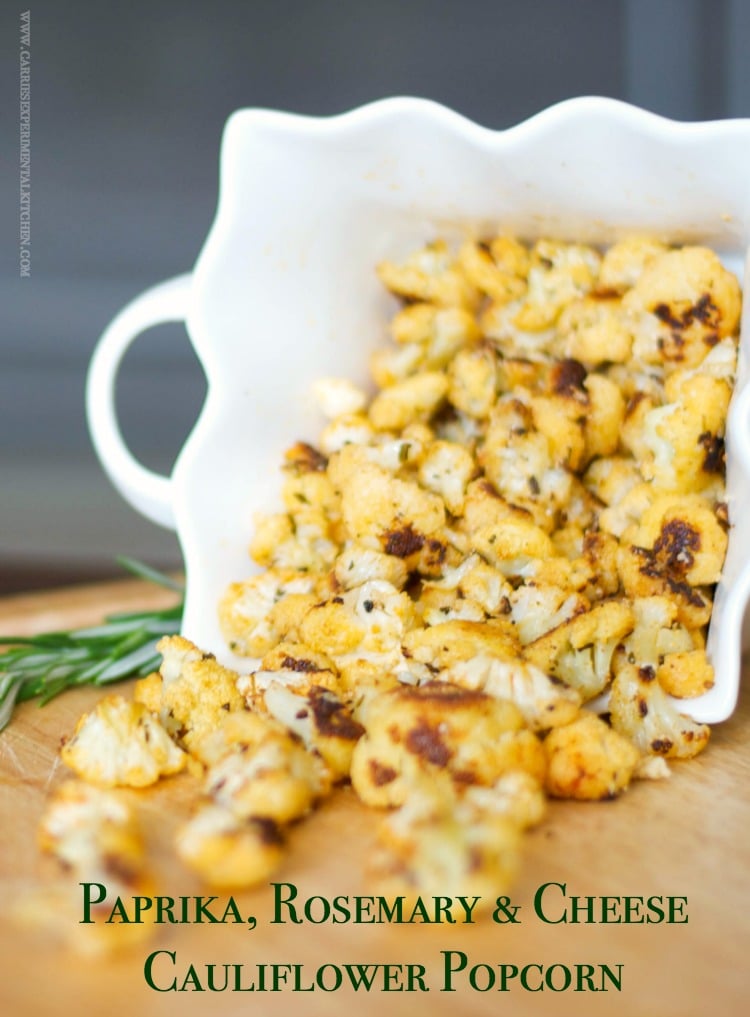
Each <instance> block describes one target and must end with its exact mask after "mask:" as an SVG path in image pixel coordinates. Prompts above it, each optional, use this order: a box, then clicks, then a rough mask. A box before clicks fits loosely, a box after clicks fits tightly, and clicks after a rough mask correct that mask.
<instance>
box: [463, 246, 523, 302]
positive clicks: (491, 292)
mask: <svg viewBox="0 0 750 1017" xmlns="http://www.w3.org/2000/svg"><path fill="white" fill-rule="evenodd" d="M495 251H497V253H498V255H499V263H498V261H497V260H496V259H495ZM519 253H520V252H519ZM524 253H525V251H524ZM527 257H528V256H527ZM520 258H523V255H520ZM458 262H459V264H460V265H461V268H462V269H463V271H464V274H465V275H466V278H467V279H468V280H469V282H470V283H471V284H472V285H473V286H475V287H476V288H477V289H478V290H479V291H480V292H481V293H484V294H486V295H487V296H488V297H490V298H491V299H492V300H493V301H494V302H495V303H496V304H504V303H507V302H508V301H510V300H517V299H518V298H519V297H522V296H523V295H524V293H525V291H526V282H525V279H524V276H523V275H519V274H518V267H519V254H517V253H516V252H515V251H513V252H511V251H510V249H509V247H508V246H507V245H505V247H504V248H503V247H499V246H498V245H497V244H496V245H495V248H494V249H493V248H492V247H488V246H487V245H485V244H478V243H475V242H474V241H472V240H467V241H466V242H465V243H464V244H462V246H461V249H460V250H459V252H458Z"/></svg>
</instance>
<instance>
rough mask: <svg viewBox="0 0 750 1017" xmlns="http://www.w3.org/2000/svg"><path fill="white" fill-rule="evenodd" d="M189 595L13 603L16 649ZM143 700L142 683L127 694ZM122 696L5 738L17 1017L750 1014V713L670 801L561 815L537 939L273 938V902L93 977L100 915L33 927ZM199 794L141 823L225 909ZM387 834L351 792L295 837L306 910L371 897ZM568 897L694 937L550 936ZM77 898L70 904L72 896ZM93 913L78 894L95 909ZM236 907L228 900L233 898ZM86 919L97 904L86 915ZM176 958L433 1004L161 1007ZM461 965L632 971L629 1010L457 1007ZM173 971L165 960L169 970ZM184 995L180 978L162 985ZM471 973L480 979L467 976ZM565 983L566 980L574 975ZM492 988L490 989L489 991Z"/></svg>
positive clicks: (572, 998)
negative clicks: (391, 987) (86, 746)
mask: <svg viewBox="0 0 750 1017" xmlns="http://www.w3.org/2000/svg"><path fill="white" fill-rule="evenodd" d="M170 598H171V595H170V594H169V593H167V592H164V591H156V590H154V589H153V588H150V587H148V586H146V585H144V584H142V583H138V582H125V583H117V584H106V585H99V586H88V587H81V588H77V589H71V590H63V591H56V592H54V593H50V594H33V595H28V596H21V597H14V598H10V599H7V600H5V601H2V602H0V630H2V631H5V632H8V631H14V632H16V633H19V634H20V633H22V632H31V631H42V630H50V629H55V628H67V627H70V626H72V625H79V624H88V623H91V622H93V621H96V620H98V619H100V618H101V617H102V616H103V615H104V614H105V613H108V612H110V611H113V610H120V609H135V608H141V607H145V606H149V605H154V606H155V605H156V604H157V603H159V604H166V603H169V602H170ZM123 689H124V690H125V691H126V692H127V689H128V683H126V684H125V685H124V686H123ZM101 695H102V692H101V691H100V690H92V689H81V690H76V691H75V692H72V693H68V694H65V695H64V696H62V697H60V698H59V699H58V700H56V701H54V702H53V703H51V704H50V705H48V706H46V707H44V708H43V709H39V708H38V707H37V706H36V705H35V704H24V705H23V706H22V707H21V708H20V709H19V711H18V713H17V716H16V718H15V719H14V721H13V722H12V724H11V726H10V727H9V728H8V729H7V730H6V731H5V732H3V733H2V734H0V864H1V867H2V868H1V873H0V881H1V882H0V886H1V888H2V898H1V899H2V909H1V911H0V973H1V974H2V978H0V1014H3V1015H4V1017H26V1015H29V1017H32V1015H33V1017H44V1015H47V1014H49V1015H52V1014H55V1015H68V1014H74V1013H75V1014H79V1013H81V1014H87V1015H94V1017H96V1015H99V1014H102V1015H105V1014H106V1015H112V1017H118V1015H121V1014H122V1015H125V1014H133V1013H137V1014H139V1015H142V1017H150V1015H152V1014H153V1015H161V1014H178V1013H179V1014H211V1015H219V1017H221V1015H225V1014H227V1015H228V1014H243V1013H250V1012H252V1013H257V1014H263V1015H266V1014H269V1015H272V1014H273V1015H276V1014H279V1015H290V1017H296V1015H317V1014H326V1015H330V1014H333V1015H336V1014H345V1013H349V1012H356V1013H357V1014H358V1015H360V1014H362V1015H364V1014H380V1013H383V1012H388V1013H389V1015H390V1014H407V1013H408V1014H412V1015H413V1014H422V1013H424V1014H427V1013H429V1014H478V1015H481V1014H497V1013H508V1014H513V1015H521V1017H524V1015H531V1014H534V1015H537V1014H538V1015H547V1014H550V1015H557V1014H576V1015H588V1014H593V1015H597V1017H598V1015H619V1017H650V1015H657V1014H658V1015H659V1017H668V1015H674V1017H693V1015H694V1017H702V1015H706V1014H716V1015H721V1017H732V1015H735V1014H736V1015H740V1014H745V1013H747V1012H748V996H750V966H749V965H748V949H749V948H750V836H749V835H750V701H749V700H750V697H749V696H748V694H747V693H745V694H744V695H743V697H742V699H741V703H740V708H739V710H738V712H737V713H736V715H735V716H734V717H733V718H732V719H731V720H730V721H728V722H727V723H726V724H724V725H721V726H720V727H717V728H716V729H715V731H714V733H713V737H712V740H711V744H710V746H709V748H708V750H707V751H706V752H705V753H704V754H703V755H702V756H701V757H700V758H699V759H697V760H695V761H693V762H691V763H687V764H683V765H675V766H673V775H672V777H671V779H670V780H669V781H668V782H641V783H639V784H637V785H636V786H634V787H633V788H632V789H631V790H630V791H628V793H627V794H625V795H624V796H622V797H621V798H620V799H619V800H617V801H614V802H607V803H597V804H591V805H588V804H575V803H558V804H555V805H553V806H552V807H551V809H550V812H549V816H548V818H547V820H546V821H545V822H544V823H543V825H542V826H541V827H540V828H539V829H537V830H536V831H534V832H533V833H532V834H530V835H529V836H528V837H527V841H526V849H525V853H524V864H523V869H522V871H521V873H520V875H519V877H518V879H517V882H516V885H515V887H514V890H513V893H512V897H513V903H514V904H518V905H520V906H521V910H520V912H519V918H520V919H521V921H520V923H519V924H515V925H501V924H496V923H494V922H493V921H492V920H491V919H490V920H484V921H480V922H478V923H476V924H474V925H457V926H446V925H433V926H424V925H401V926H396V925H389V924H380V925H377V924H362V925H352V924H344V925H332V924H320V925H310V924H302V925H298V926H294V925H290V924H270V918H271V917H272V912H271V907H272V890H271V888H270V887H266V886H264V887H262V888H261V889H259V890H257V891H255V892H252V893H241V894H236V895H235V899H236V900H237V902H238V903H239V905H240V906H241V908H242V910H243V913H244V912H247V913H250V914H253V915H254V916H255V917H256V918H257V922H258V924H257V927H256V928H255V929H254V930H252V931H251V930H249V929H248V928H246V927H245V926H241V925H231V924H227V925H218V924H217V925H207V924H190V925H179V926H172V927H165V926H160V927H159V931H158V932H156V933H155V934H154V937H153V938H152V939H150V940H148V941H144V942H139V943H136V944H134V945H133V946H131V948H130V949H128V950H124V951H122V952H120V953H118V954H115V955H113V956H109V957H107V956H105V957H91V956H86V955H82V954H80V953H77V952H76V951H74V950H73V949H71V947H70V945H66V944H65V942H64V941H65V940H68V939H74V938H75V933H76V931H77V929H76V924H77V922H78V920H79V918H80V915H79V914H77V913H73V914H72V915H67V914H66V913H65V912H64V910H62V911H60V912H59V913H58V923H57V924H58V927H57V930H56V932H54V933H52V932H50V931H49V930H48V929H46V928H45V927H44V926H37V925H35V924H34V923H29V922H28V921H20V920H19V915H20V916H23V915H25V914H26V915H27V914H28V912H29V910H33V907H32V906H31V905H33V902H34V901H37V902H40V901H41V902H43V903H45V904H46V905H47V910H48V911H54V910H55V906H54V903H53V902H54V900H55V897H54V893H55V892H57V891H56V889H55V888H56V887H58V886H59V885H60V882H59V881H60V877H59V875H58V874H57V873H56V871H55V870H54V869H53V868H52V867H51V866H50V864H49V862H48V861H47V860H45V859H43V858H41V857H40V855H39V853H38V851H37V849H36V827H37V823H38V821H39V817H40V815H41V813H42V810H43V807H44V803H45V800H46V797H47V795H48V794H49V793H50V792H51V791H52V790H53V789H54V788H55V787H57V786H58V785H59V783H60V782H61V781H62V780H64V779H65V773H64V768H63V767H62V766H61V765H60V764H59V762H58V757H57V749H58V746H59V742H60V738H61V736H63V735H64V734H68V733H70V732H71V731H72V729H73V727H74V725H75V722H76V720H77V718H78V717H79V716H80V714H81V713H82V712H83V711H84V710H86V709H88V708H90V707H91V706H92V704H93V703H94V702H95V701H96V700H97V698H98V697H99V696H101ZM194 792H195V784H194V783H193V781H192V778H190V777H187V776H184V775H181V776H180V777H178V778H175V779H172V780H169V781H165V782H163V783H162V784H161V785H159V786H158V787H157V788H154V789H151V790H147V791H143V792H132V793H131V795H132V797H133V800H134V801H136V802H137V804H138V806H139V808H140V810H141V813H142V822H143V827H144V833H145V836H146V840H147V843H148V845H149V851H150V856H151V857H152V858H153V867H154V872H155V878H156V886H157V892H159V893H162V894H168V895H171V896H174V897H177V896H180V895H194V894H200V893H206V890H205V888H202V887H201V886H200V885H199V883H198V882H197V881H196V880H195V879H194V878H193V877H192V876H191V875H190V874H189V873H187V872H186V871H185V870H184V869H183V868H182V867H181V865H180V864H179V862H178V861H177V860H176V859H175V856H174V854H173V852H172V848H171V837H172V834H173V831H174V829H175V827H176V825H177V823H178V822H179V820H180V819H181V818H182V817H183V816H185V815H186V814H187V813H188V811H189V808H190V801H191V798H192V796H193V794H194ZM372 829H373V817H372V814H371V813H370V812H368V810H366V809H365V808H363V807H362V806H361V805H359V803H358V802H357V801H356V799H355V797H354V795H353V794H352V793H351V791H350V790H347V789H343V790H342V791H341V792H340V793H337V794H336V795H335V796H334V797H333V798H332V799H331V800H330V801H329V802H327V803H326V804H325V805H324V806H323V807H322V808H321V809H320V810H319V811H318V812H316V813H315V814H314V815H313V816H312V817H310V818H309V819H308V820H306V821H305V822H304V823H302V824H300V825H299V826H298V827H296V828H295V830H294V831H293V834H292V837H291V843H290V850H289V855H288V858H287V860H286V862H285V864H284V865H283V867H282V868H281V870H279V872H278V873H277V875H276V876H275V879H276V880H278V881H283V882H292V883H294V884H296V885H297V887H298V889H299V892H300V895H301V896H303V897H304V896H313V895H323V896H326V897H329V898H330V897H333V896H335V895H338V894H347V895H368V894H371V893H373V888H372V886H371V885H370V884H369V882H368V878H367V870H366V858H367V855H368V852H369V849H370V846H371V843H372ZM547 882H559V883H565V884H566V886H567V893H568V895H571V896H572V895H578V896H597V897H598V896H601V895H609V896H618V897H623V896H628V895H630V896H644V897H648V896H651V895H658V896H663V897H666V896H669V895H672V896H676V897H687V899H688V905H687V914H688V918H689V920H688V922H687V923H685V924H673V925H668V924H651V925H645V924H628V925H626V924H545V923H543V922H541V921H540V920H539V919H538V918H537V917H536V916H535V915H534V913H533V899H534V894H535V892H536V891H537V888H538V887H540V886H541V885H542V884H544V883H547ZM74 890H75V888H73V889H72V890H71V889H70V888H69V891H68V892H70V893H71V894H72V893H73V891H74ZM75 892H76V893H77V890H75ZM226 896H227V895H226V894H224V895H222V898H225V897H226ZM75 899H76V901H77V900H78V898H77V897H76V898H75ZM155 950H166V951H174V953H175V955H176V963H177V967H176V969H175V971H176V972H179V973H181V974H182V975H184V973H185V972H186V970H187V967H188V965H189V964H193V965H194V966H195V968H196V970H198V971H199V972H201V971H203V972H205V965H206V964H207V963H215V964H219V965H222V964H225V963H226V964H244V965H245V966H246V967H245V972H246V976H245V977H246V979H250V977H251V974H252V971H253V970H254V966H255V965H257V964H262V963H266V964H302V965H304V972H305V977H308V976H311V975H312V976H314V973H315V970H316V969H317V968H318V967H319V966H320V965H323V964H326V963H329V964H337V965H343V964H345V963H371V964H374V963H380V964H385V963H402V964H408V963H412V964H422V965H424V966H425V968H426V970H427V973H426V983H427V985H428V986H429V990H430V991H429V992H425V993H422V992H419V993H412V994H405V993H398V992H389V993H387V994H386V993H383V992H382V991H376V990H373V991H372V992H370V993H369V994H366V993H363V992H362V991H360V992H358V993H356V994H355V993H354V992H353V990H351V989H349V990H347V989H345V988H342V989H340V990H339V991H336V992H323V991H320V990H317V991H314V992H308V993H293V992H290V991H289V990H288V989H287V990H285V991H279V992H276V993H272V992H265V993H257V992H256V993H250V992H223V993H213V994H211V993H208V992H203V993H200V992H182V993H175V992H163V993H159V992H156V991H154V990H153V989H150V988H149V987H148V986H147V984H146V982H145V979H144V971H143V969H144V961H145V958H146V957H147V956H148V954H149V953H151V952H152V951H155ZM445 951H462V952H463V953H464V954H466V957H467V963H468V966H469V967H470V966H472V965H480V964H485V965H489V966H490V967H492V968H494V969H497V968H496V966H497V965H500V964H506V965H516V966H517V967H519V968H522V967H523V966H524V965H534V964H542V965H546V966H550V965H553V964H557V965H565V966H567V967H569V968H571V969H573V968H574V967H575V965H580V964H591V965H599V964H607V965H609V966H610V967H613V966H615V965H618V964H620V965H622V988H621V991H620V992H616V991H612V990H611V989H610V991H608V992H598V993H593V992H574V991H573V990H572V988H571V989H569V990H567V991H560V992H553V991H551V990H549V989H546V990H544V991H541V992H531V991H524V990H523V989H522V988H520V987H518V985H517V983H516V984H515V987H514V988H512V989H511V991H508V992H505V993H501V992H498V991H497V990H496V989H492V990H489V991H479V989H478V988H477V989H474V988H472V987H471V985H470V984H469V980H468V978H467V972H464V973H463V974H462V975H458V976H456V980H455V983H454V984H455V987H456V991H454V992H447V991H441V989H442V986H443V984H444V982H443V977H442V972H443V955H444V952H445ZM162 960H164V958H162ZM160 970H161V972H163V978H164V981H165V983H166V980H167V979H166V972H167V964H166V961H165V963H164V965H163V966H162V968H161V969H160ZM467 970H468V968H467ZM560 970H561V969H560ZM483 972H484V969H481V970H480V971H479V972H478V974H477V978H478V982H477V985H478V986H479V985H484V982H483V981H482V980H481V979H482V977H484V976H483Z"/></svg>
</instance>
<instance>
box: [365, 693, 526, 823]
mask: <svg viewBox="0 0 750 1017" xmlns="http://www.w3.org/2000/svg"><path fill="white" fill-rule="evenodd" d="M361 720H362V723H363V724H364V726H365V735H364V736H363V737H362V738H361V739H360V741H359V742H358V743H357V746H356V748H355V750H354V755H353V757H352V768H351V778H352V784H353V786H354V789H355V791H356V792H357V794H358V795H359V796H360V797H361V798H362V800H363V801H365V802H366V803H367V804H369V805H375V806H388V805H400V804H402V803H403V802H404V801H406V799H407V798H408V796H409V792H410V788H411V787H412V785H413V784H414V782H415V781H417V780H419V779H420V778H421V777H422V776H423V775H424V774H431V773H443V772H444V773H447V774H448V775H449V776H450V777H451V778H452V780H453V781H454V782H456V783H458V784H459V785H463V784H466V783H476V784H493V783H494V782H495V781H496V780H497V779H498V778H499V777H500V776H502V774H503V773H505V772H507V771H508V770H515V769H522V770H526V771H527V772H529V773H531V774H532V776H535V777H537V778H541V775H542V773H543V754H542V751H541V745H540V743H539V741H538V739H537V738H536V737H535V736H534V735H533V734H532V733H531V732H530V731H528V730H526V729H524V728H523V718H522V715H521V713H520V711H519V710H518V709H517V707H515V706H514V705H513V704H512V703H510V702H507V701H505V700H501V699H495V698H494V697H492V696H488V695H485V694H484V693H481V692H474V691H469V690H467V689H461V688H458V687H457V686H455V685H450V684H447V683H445V682H428V683H426V684H425V685H420V686H416V687H410V686H405V685H404V686H401V687H399V688H396V689H393V690H392V691H389V692H384V693H382V694H381V695H379V696H376V697H374V698H373V699H371V700H370V701H369V702H368V704H367V707H366V709H365V710H364V712H363V714H362V716H361Z"/></svg>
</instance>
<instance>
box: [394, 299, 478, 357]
mask: <svg viewBox="0 0 750 1017" xmlns="http://www.w3.org/2000/svg"><path fill="white" fill-rule="evenodd" d="M391 335H392V336H393V338H394V340H395V341H396V342H397V343H399V344H401V345H403V344H415V343H416V344H419V345H420V346H421V347H422V348H423V350H424V351H425V356H426V360H427V362H428V363H429V364H430V367H431V368H432V367H442V366H444V364H446V363H447V362H448V360H450V358H451V357H453V356H454V355H455V354H456V353H457V352H458V351H459V350H460V349H461V348H462V347H464V346H469V345H471V344H472V343H475V342H477V341H478V340H479V339H480V337H481V332H480V331H479V326H478V325H477V323H476V319H475V318H474V315H473V314H471V313H470V312H469V311H466V310H464V309H463V308H461V307H439V306H436V305H435V304H424V303H418V304H409V305H407V306H406V307H404V308H403V309H402V310H401V311H399V312H398V314H396V315H394V317H393V319H392V321H391Z"/></svg>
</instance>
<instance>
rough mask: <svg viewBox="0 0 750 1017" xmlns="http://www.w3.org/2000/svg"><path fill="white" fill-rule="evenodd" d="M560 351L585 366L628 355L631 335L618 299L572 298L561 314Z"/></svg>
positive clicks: (624, 359)
mask: <svg viewBox="0 0 750 1017" xmlns="http://www.w3.org/2000/svg"><path fill="white" fill-rule="evenodd" d="M558 328H559V332H560V337H561V348H562V355H563V356H565V357H570V358H572V359H573V360H578V361H580V362H581V363H583V364H585V365H586V366H587V367H588V368H594V367H598V366H600V365H602V364H605V363H616V364H624V363H626V362H627V361H628V360H629V359H630V349H631V346H632V342H633V340H632V337H631V334H630V329H629V328H628V327H627V323H626V321H625V316H624V315H623V313H622V310H621V308H620V302H619V301H618V300H616V299H614V298H613V297H612V296H611V295H607V296H604V297H602V296H599V295H598V294H597V293H594V294H593V295H591V296H587V297H583V298H582V299H580V300H574V301H573V302H572V303H570V304H568V306H567V307H566V308H565V310H564V311H563V312H562V314H561V315H560V321H559V323H558Z"/></svg>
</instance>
